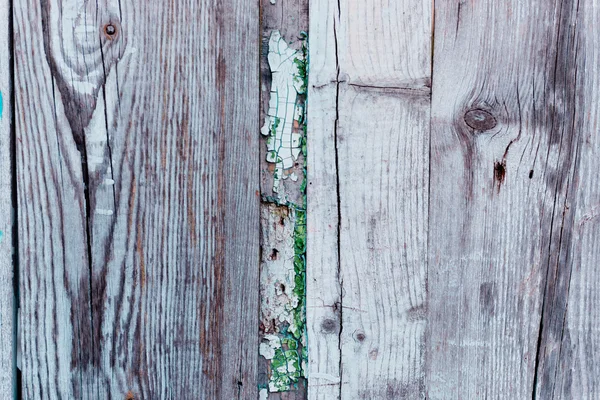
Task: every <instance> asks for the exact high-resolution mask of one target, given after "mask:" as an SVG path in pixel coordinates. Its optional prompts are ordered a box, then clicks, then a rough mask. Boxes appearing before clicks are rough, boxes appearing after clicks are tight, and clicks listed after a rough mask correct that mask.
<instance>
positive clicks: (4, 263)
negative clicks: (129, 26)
mask: <svg viewBox="0 0 600 400" xmlns="http://www.w3.org/2000/svg"><path fill="white" fill-rule="evenodd" d="M0 21H1V23H0V397H1V398H3V399H9V398H11V397H12V396H13V388H14V383H13V379H15V376H14V374H13V371H14V367H15V366H14V361H15V360H14V355H15V352H14V350H15V346H16V343H15V342H14V341H13V337H14V333H15V329H16V325H15V324H14V320H15V315H16V314H15V292H14V283H13V216H14V212H13V196H12V194H13V187H12V186H13V185H12V180H13V160H14V158H13V155H12V132H11V129H12V87H11V85H12V76H11V67H10V66H11V62H12V60H11V56H10V51H9V46H10V31H9V26H10V23H9V21H10V2H9V1H0Z"/></svg>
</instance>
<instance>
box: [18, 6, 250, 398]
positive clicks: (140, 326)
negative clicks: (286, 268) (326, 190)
mask: <svg viewBox="0 0 600 400" xmlns="http://www.w3.org/2000/svg"><path fill="white" fill-rule="evenodd" d="M14 7H15V10H14V11H15V12H14V19H15V39H16V41H15V57H16V60H15V66H16V87H17V88H18V90H17V92H16V115H17V121H16V131H17V148H16V152H17V164H18V168H17V173H18V181H19V182H20V185H19V188H18V203H19V214H18V218H19V221H20V223H19V249H20V265H21V269H22V272H23V273H22V279H21V295H22V297H21V300H22V308H21V323H22V348H23V394H24V396H25V397H26V398H28V399H36V398H48V399H54V398H77V399H89V398H112V397H115V398H131V399H133V398H164V399H171V398H173V399H174V398H215V399H216V398H226V399H232V398H239V399H247V398H256V397H257V395H258V393H257V382H256V363H257V355H256V349H257V347H258V338H257V334H256V317H255V316H256V315H257V313H258V303H257V302H258V299H257V296H256V287H257V286H258V270H257V268H256V261H257V260H258V235H257V234H258V220H259V217H258V210H259V198H258V196H257V193H258V192H257V191H258V183H259V176H258V168H257V164H256V157H255V156H253V155H252V154H255V153H254V151H253V150H252V149H256V148H257V146H258V140H257V135H256V132H258V129H259V124H258V113H257V108H256V98H257V96H258V93H259V91H258V90H259V88H258V54H259V53H258V45H257V43H256V40H255V38H256V37H257V36H258V26H257V24H256V21H257V19H258V4H253V3H249V2H245V1H238V0H227V1H225V2H216V3H215V2H208V1H201V2H193V1H186V2H179V3H177V2H175V3H173V2H162V1H151V2H147V1H141V0H136V1H133V2H118V1H109V0H106V1H101V2H91V1H89V2H88V1H85V2H81V1H75V0H63V1H59V0H46V1H42V2H39V1H34V0H30V1H22V2H15V3H14ZM34 110H35V112H34Z"/></svg>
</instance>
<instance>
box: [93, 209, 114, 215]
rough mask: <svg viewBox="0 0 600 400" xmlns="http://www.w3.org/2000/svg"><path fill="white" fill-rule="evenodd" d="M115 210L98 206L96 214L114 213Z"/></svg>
mask: <svg viewBox="0 0 600 400" xmlns="http://www.w3.org/2000/svg"><path fill="white" fill-rule="evenodd" d="M113 213H114V212H113V210H103V209H101V208H97V209H96V214H100V215H113Z"/></svg>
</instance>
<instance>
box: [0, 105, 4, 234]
mask: <svg viewBox="0 0 600 400" xmlns="http://www.w3.org/2000/svg"><path fill="white" fill-rule="evenodd" d="M0 111H2V106H1V105H0ZM2 236H4V232H2V231H0V242H1V241H2Z"/></svg>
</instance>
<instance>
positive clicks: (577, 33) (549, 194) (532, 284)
mask: <svg viewBox="0 0 600 400" xmlns="http://www.w3.org/2000/svg"><path fill="white" fill-rule="evenodd" d="M435 15H436V19H435V51H434V70H433V100H432V136H431V167H430V170H431V185H430V190H431V192H430V201H431V204H430V214H429V222H430V229H429V274H428V276H429V278H428V290H429V315H430V324H429V330H428V363H427V364H428V381H427V387H428V398H430V399H447V398H515V399H517V398H518V399H520V398H534V399H535V398H539V399H548V398H588V396H589V397H590V398H593V397H595V396H597V393H598V392H597V391H596V392H594V389H595V388H596V387H597V386H595V385H597V383H598V378H597V377H596V376H597V375H598V374H597V373H596V375H594V377H593V378H592V377H591V376H592V375H591V374H593V372H594V367H590V366H589V360H590V359H591V357H592V356H593V353H594V352H596V354H597V351H595V350H594V348H595V347H594V343H598V334H597V329H594V328H592V329H590V328H591V327H594V326H595V327H597V326H598V319H593V316H594V314H593V313H594V312H595V311H593V310H595V309H596V308H597V305H598V301H597V296H595V295H591V293H592V292H591V288H590V286H588V285H591V284H592V282H597V279H598V274H597V272H595V271H594V270H596V269H597V268H596V267H597V265H598V264H599V263H600V258H599V257H598V251H597V244H596V243H595V242H594V239H597V238H598V233H597V227H598V222H597V220H596V219H595V217H593V215H594V214H593V213H594V211H593V210H594V207H595V204H596V203H597V199H594V195H597V189H596V187H597V178H596V177H595V176H594V175H595V173H594V174H592V173H591V171H592V170H593V171H596V170H597V168H598V166H599V163H598V158H597V148H598V143H597V142H598V138H597V133H596V131H597V127H596V125H595V124H596V119H597V115H598V112H597V107H594V106H592V104H593V103H590V101H591V99H595V97H594V96H596V95H597V93H596V89H595V87H596V86H594V85H595V83H596V80H597V78H596V76H597V75H598V73H597V69H598V63H597V60H598V58H597V57H598V55H597V51H598V50H597V49H596V50H594V49H593V47H594V45H593V44H592V43H594V39H593V38H595V37H597V30H594V29H593V28H592V27H593V24H592V22H593V21H597V19H598V9H597V4H595V3H594V1H593V0H590V1H585V0H584V1H581V2H557V3H552V2H544V1H533V2H528V3H527V4H525V3H523V2H520V1H518V0H509V1H505V2H500V3H499V2H491V1H486V2H464V1H452V2H436V10H435ZM585 15H587V17H585ZM584 44H585V47H584ZM596 47H597V45H596ZM594 101H595V100H594ZM594 184H596V185H595V186H594ZM580 207H581V208H580ZM586 215H588V216H590V218H591V219H590V221H589V224H588V223H587V222H583V221H584V220H585V219H586V217H585V216H586ZM582 223H583V227H578V224H582ZM594 227H595V228H596V229H594ZM592 265H594V267H592ZM583 281H585V282H586V283H585V284H583V283H582V282H583ZM572 283H573V285H572ZM570 288H572V289H574V290H572V291H571V290H570ZM590 296H591V297H590ZM582 297H583V298H585V300H583V299H582ZM584 321H585V322H584ZM586 324H587V326H586ZM575 362H576V364H575ZM586 363H587V365H586ZM574 365H577V366H578V367H579V368H578V369H575V371H574V373H573V375H571V373H569V372H568V370H569V369H571V368H573V367H574ZM584 365H585V367H584ZM559 371H561V372H560V375H558V373H559ZM577 384H579V385H580V386H577ZM593 393H595V395H592V394H593Z"/></svg>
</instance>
